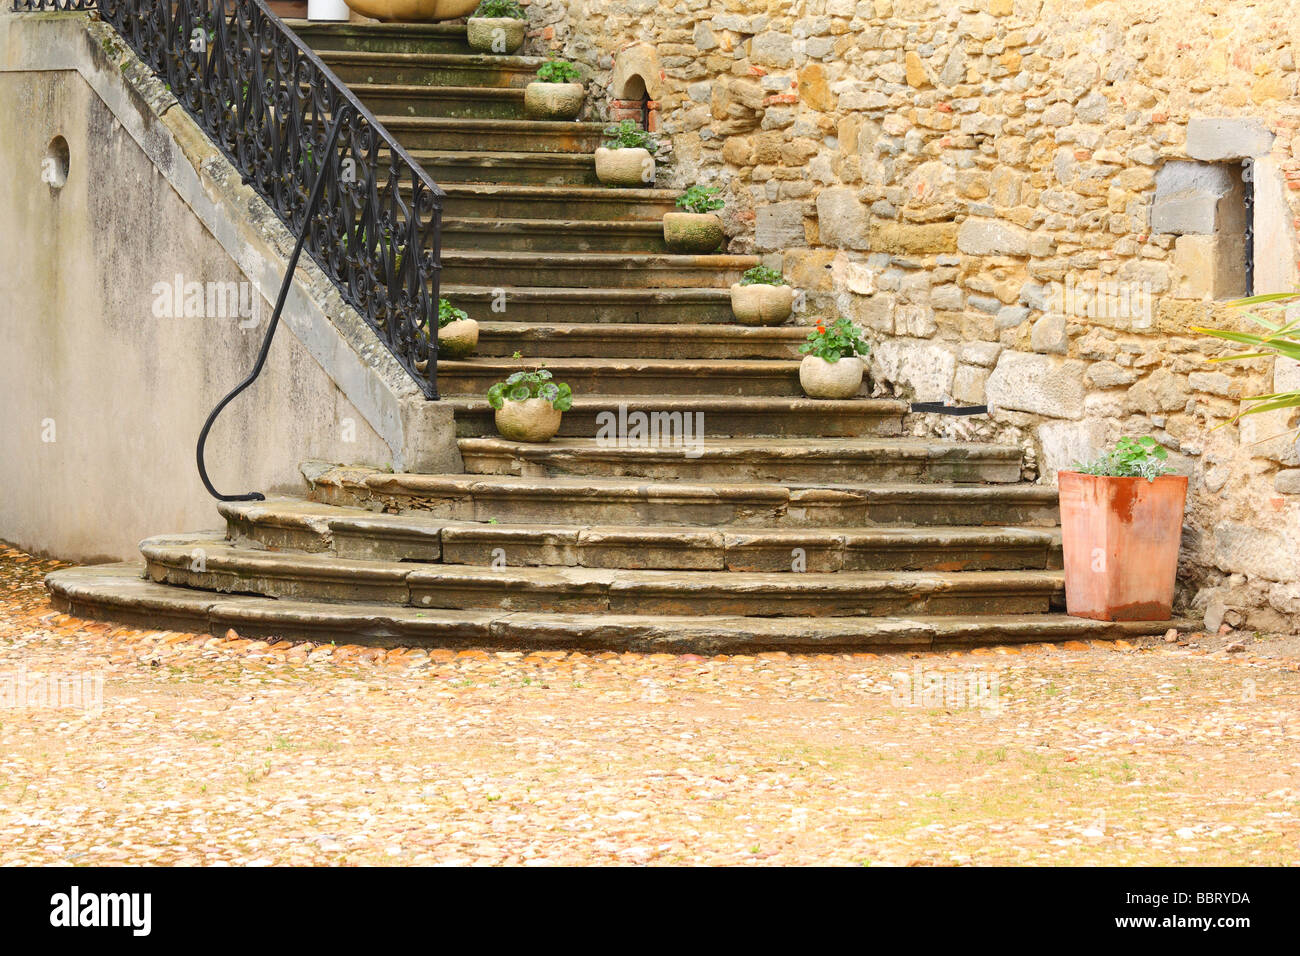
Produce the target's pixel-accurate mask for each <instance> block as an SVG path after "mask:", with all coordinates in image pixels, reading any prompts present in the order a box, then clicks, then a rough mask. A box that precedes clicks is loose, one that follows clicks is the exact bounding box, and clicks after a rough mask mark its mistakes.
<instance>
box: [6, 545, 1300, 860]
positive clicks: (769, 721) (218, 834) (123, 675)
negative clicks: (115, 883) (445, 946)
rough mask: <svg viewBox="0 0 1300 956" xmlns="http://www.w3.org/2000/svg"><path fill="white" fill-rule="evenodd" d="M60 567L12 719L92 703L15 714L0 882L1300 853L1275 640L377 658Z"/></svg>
mask: <svg viewBox="0 0 1300 956" xmlns="http://www.w3.org/2000/svg"><path fill="white" fill-rule="evenodd" d="M51 567H53V565H51V564H50V563H48V562H41V561H37V560H35V559H33V558H30V557H28V556H26V555H23V554H20V553H18V552H15V551H13V550H12V549H6V548H3V547H0V588H2V592H0V680H7V681H8V683H7V684H6V685H4V686H5V688H7V689H5V690H4V693H8V694H9V697H8V701H7V702H8V703H9V704H10V705H12V704H14V703H15V702H16V696H17V695H16V691H15V688H16V687H17V686H18V684H19V678H24V679H26V681H27V682H28V683H27V685H26V686H28V687H29V689H30V688H31V687H34V686H35V685H34V684H32V679H33V678H36V677H42V678H48V677H49V676H50V675H62V676H64V677H74V676H84V675H91V676H95V675H98V676H100V677H102V680H103V695H102V697H103V706H102V709H101V710H98V711H95V710H94V709H78V708H60V709H55V708H49V707H46V708H33V707H31V706H28V707H25V708H17V707H14V706H8V707H4V708H3V709H0V864H33V863H45V864H60V863H77V864H114V863H182V864H213V863H231V864H270V863H290V864H371V863H506V864H530V863H531V864H540V863H755V862H758V863H841V864H873V865H884V864H951V863H980V864H989V863H1059V864H1087V863H1118V864H1129V863H1150V864H1176V863H1182V864H1255V863H1260V864H1277V863H1284V864H1293V863H1297V862H1300V818H1298V816H1297V815H1298V814H1300V748H1297V746H1296V739H1295V724H1296V714H1297V709H1298V707H1297V705H1300V674H1298V673H1297V662H1296V660H1295V659H1294V658H1292V657H1291V656H1290V653H1289V652H1290V647H1289V645H1285V644H1277V643H1274V644H1272V645H1269V642H1267V641H1260V642H1251V641H1249V639H1248V640H1247V646H1246V649H1245V650H1244V651H1238V652H1236V653H1228V652H1225V651H1223V650H1219V649H1217V647H1219V646H1222V645H1223V644H1224V643H1226V642H1228V641H1233V640H1234V639H1235V638H1237V637H1239V636H1237V635H1229V636H1228V637H1227V638H1224V639H1222V640H1220V641H1219V643H1218V644H1215V643H1213V642H1211V641H1209V640H1206V639H1204V638H1200V639H1198V636H1195V635H1192V636H1189V637H1190V639H1189V640H1188V641H1186V642H1185V643H1186V644H1187V646H1180V645H1178V644H1174V643H1169V644H1166V643H1163V642H1153V643H1151V644H1150V645H1145V646H1139V647H1134V646H1131V645H1127V644H1122V645H1119V646H1118V647H1115V646H1111V645H1098V646H1087V645H1080V644H1069V645H1064V646H1052V647H1035V648H1024V649H1023V650H1021V651H1019V652H1017V651H1016V649H1014V648H999V649H991V650H988V651H985V652H981V653H975V654H964V655H947V654H942V655H941V654H935V655H899V656H892V657H890V656H881V657H876V656H873V655H870V654H860V655H825V656H817V657H794V656H787V655H784V654H761V655H757V656H754V657H740V656H735V657H718V658H699V657H693V656H689V655H688V656H671V655H649V656H645V655H636V654H591V655H588V654H561V653H548V654H522V653H485V652H466V653H450V652H433V653H424V652H420V651H415V652H403V651H396V652H387V653H386V652H383V651H378V650H366V649H363V648H359V647H353V646H341V647H334V646H332V645H320V646H313V645H303V644H298V645H290V644H279V643H273V644H268V643H267V642H264V641H248V640H243V639H238V638H231V637H227V638H212V637H207V636H197V635H184V634H177V633H171V632H157V631H140V630H134V629H129V628H121V627H115V626H110V625H104V624H97V623H88V622H84V621H79V620H76V619H72V618H68V617H66V616H64V615H60V614H57V613H56V612H54V611H53V610H52V609H51V608H50V606H49V604H48V603H47V601H46V599H45V592H44V589H43V588H42V587H41V585H40V578H41V575H42V574H43V573H44V572H45V571H46V570H48V569H49V568H51ZM1192 645H1196V646H1192ZM1270 647H1271V649H1270ZM1279 648H1280V649H1281V651H1283V652H1285V653H1279V650H1278V649H1279ZM918 674H919V675H921V680H920V681H917V680H916V678H917V675H918ZM945 674H946V675H950V676H955V677H959V678H960V681H951V680H950V681H949V682H948V685H947V689H946V698H945V699H941V700H936V699H934V698H932V697H927V693H928V691H926V690H925V688H929V687H931V686H933V685H931V684H929V683H926V681H928V680H932V679H933V676H934V675H945ZM971 675H974V678H975V679H974V680H973V681H972V677H971ZM981 681H982V683H981ZM994 692H996V697H994V696H993V695H994ZM913 697H916V698H919V699H917V700H913V699H912V698H913ZM28 703H29V704H30V701H29V702H28Z"/></svg>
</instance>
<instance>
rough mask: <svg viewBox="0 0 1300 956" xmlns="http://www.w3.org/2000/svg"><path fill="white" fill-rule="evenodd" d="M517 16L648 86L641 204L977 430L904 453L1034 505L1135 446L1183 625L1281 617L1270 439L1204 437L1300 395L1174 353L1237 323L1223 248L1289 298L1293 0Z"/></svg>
mask: <svg viewBox="0 0 1300 956" xmlns="http://www.w3.org/2000/svg"><path fill="white" fill-rule="evenodd" d="M532 6H533V18H534V26H535V28H536V30H535V38H534V42H535V43H536V44H537V45H538V46H539V47H540V48H546V47H551V48H555V49H560V50H563V51H564V52H565V53H566V55H568V56H570V57H572V58H574V59H576V60H578V61H580V62H582V63H583V64H584V65H585V66H586V67H587V69H588V70H589V71H590V73H591V74H592V77H593V80H594V85H595V87H596V88H597V89H598V90H600V89H603V90H605V91H606V95H607V96H608V95H609V90H610V88H611V84H612V82H613V79H614V78H615V77H616V75H617V74H619V73H620V72H621V74H623V75H626V74H627V73H628V72H629V70H632V69H635V71H637V72H639V73H641V74H642V75H644V76H645V77H646V80H647V84H648V85H651V86H652V89H651V94H652V95H653V96H654V97H655V98H656V99H657V100H658V102H659V104H660V117H661V122H662V126H663V129H664V130H665V131H666V132H667V133H668V134H670V135H671V137H672V141H673V151H672V153H671V158H670V164H669V165H668V166H667V167H666V168H665V169H664V170H663V171H662V174H661V183H665V184H669V185H679V186H680V185H686V184H689V183H692V182H708V183H721V184H725V185H726V187H727V194H728V196H729V199H730V205H729V208H728V211H727V213H726V218H727V221H728V228H729V232H730V234H731V236H732V238H731V240H730V245H731V248H732V250H734V251H749V250H756V251H759V252H761V253H765V254H767V255H769V256H770V257H771V259H772V261H773V263H774V264H779V265H780V266H781V267H782V268H783V269H784V271H785V273H786V275H787V276H788V277H790V278H791V279H792V281H793V282H794V283H795V284H797V285H798V286H800V287H801V288H803V289H804V290H806V292H807V293H808V302H809V305H810V308H811V310H812V311H813V313H815V314H822V315H824V314H827V313H842V314H845V315H848V316H850V317H852V318H854V319H855V320H857V321H858V322H860V323H861V324H863V325H864V326H866V327H867V328H868V329H869V330H870V331H871V334H872V337H873V339H874V341H875V351H874V354H873V357H872V362H871V365H872V377H873V381H874V383H875V387H876V389H877V390H878V391H879V392H881V393H892V394H898V395H904V396H914V397H916V398H920V399H936V398H951V399H954V400H957V401H961V402H971V403H983V402H986V401H987V402H988V403H989V404H990V405H991V406H992V407H993V411H992V414H991V415H990V417H989V418H988V419H986V420H982V421H978V422H977V421H973V420H951V419H944V420H924V421H919V422H918V423H917V427H918V430H927V431H933V432H938V433H941V434H949V435H953V436H961V437H986V438H998V439H1002V440H1011V441H1016V442H1019V443H1020V444H1022V445H1023V446H1024V448H1025V450H1026V462H1027V476H1028V477H1032V478H1036V479H1037V480H1040V481H1045V482H1051V481H1054V478H1055V472H1056V470H1057V469H1059V468H1062V467H1068V466H1069V465H1070V464H1072V463H1073V462H1074V461H1075V460H1076V459H1078V458H1082V457H1086V456H1090V455H1092V454H1093V453H1094V452H1096V451H1097V450H1098V449H1100V448H1101V447H1102V446H1103V445H1105V444H1107V443H1109V442H1110V441H1112V440H1113V439H1114V438H1116V437H1117V436H1119V435H1122V434H1129V435H1141V434H1151V435H1154V436H1155V437H1157V438H1158V439H1159V440H1160V441H1161V442H1162V443H1164V444H1165V445H1166V446H1167V447H1168V448H1169V450H1170V452H1171V454H1172V457H1173V459H1174V461H1175V462H1176V463H1177V466H1178V469H1179V470H1180V471H1182V472H1185V473H1186V474H1188V475H1189V476H1190V478H1191V487H1192V492H1191V494H1192V502H1191V506H1190V509H1189V517H1188V522H1187V528H1186V534H1185V553H1184V561H1183V573H1182V575H1181V581H1182V584H1183V585H1184V587H1183V593H1182V595H1181V596H1182V599H1183V601H1184V603H1185V605H1193V606H1194V607H1195V609H1196V611H1197V612H1200V611H1203V610H1206V609H1207V608H1208V609H1209V612H1210V613H1209V615H1208V617H1209V619H1210V623H1211V624H1213V625H1217V623H1218V621H1219V620H1220V619H1221V618H1222V617H1223V616H1224V615H1225V614H1226V615H1227V618H1228V620H1229V621H1230V622H1231V623H1243V622H1244V623H1247V624H1248V625H1249V626H1253V627H1259V628H1267V629H1277V628H1283V627H1289V626H1291V625H1292V624H1294V623H1297V622H1300V455H1297V451H1296V446H1295V442H1294V440H1293V439H1294V436H1293V435H1291V434H1289V429H1290V428H1291V427H1292V426H1293V425H1294V424H1295V423H1294V422H1293V421H1292V419H1291V418H1290V417H1289V416H1288V415H1287V414H1286V413H1281V412H1280V413H1276V414H1272V415H1266V416H1259V417H1256V418H1251V419H1246V420H1244V421H1243V423H1242V424H1241V425H1240V426H1234V425H1229V426H1227V427H1223V428H1218V427H1217V426H1221V425H1223V424H1224V423H1225V422H1226V421H1228V419H1229V418H1230V417H1231V416H1232V415H1233V414H1235V413H1236V412H1237V411H1238V410H1239V409H1240V408H1241V399H1242V398H1243V397H1248V396H1251V395H1255V394H1259V393H1262V392H1271V391H1274V390H1281V389H1284V388H1296V387H1300V385H1297V383H1298V382H1300V372H1297V370H1296V369H1295V368H1294V367H1291V366H1290V364H1289V363H1287V366H1286V367H1283V364H1282V363H1278V364H1277V365H1276V366H1275V365H1274V363H1273V361H1272V360H1258V361H1255V362H1252V363H1248V364H1240V365H1235V364H1234V365H1212V364H1209V359H1211V358H1212V357H1214V356H1216V355H1219V354H1222V350H1221V349H1220V348H1219V347H1218V346H1217V345H1216V344H1215V341H1214V340H1210V339H1207V338H1205V337H1203V336H1200V335H1197V334H1195V333H1193V332H1192V331H1191V328H1192V327H1193V326H1195V325H1219V326H1224V325H1229V324H1232V323H1235V322H1240V321H1242V320H1241V319H1240V318H1239V317H1236V316H1234V315H1231V314H1228V313H1226V312H1225V311H1224V310H1223V309H1222V308H1221V305H1220V304H1219V303H1220V302H1221V301H1222V300H1223V299H1224V298H1227V297H1230V296H1233V295H1236V294H1237V293H1239V292H1240V291H1241V288H1242V287H1243V286H1242V284H1243V282H1244V276H1243V272H1244V264H1245V257H1246V232H1247V227H1248V226H1252V225H1253V228H1254V230H1255V238H1254V244H1255V272H1256V291H1277V290H1284V289H1291V288H1295V287H1296V284H1297V270H1296V255H1297V249H1296V239H1295V219H1296V215H1297V212H1298V211H1300V202H1297V200H1298V199H1300V192H1298V191H1297V190H1298V189H1300V135H1297V127H1298V126H1300V99H1297V96H1296V94H1297V69H1296V58H1297V55H1298V54H1300V17H1297V16H1296V15H1295V13H1296V11H1295V6H1294V4H1293V3H1292V2H1290V0H1258V2H1251V0H1232V2H1200V0H1162V2H1160V3H1152V2H1150V0H1073V2H1043V0H965V2H961V0H944V2H940V0H802V2H777V0H773V2H754V0H678V2H671V0H665V2H657V0H567V2H566V0H534V2H533V4H532ZM600 109H601V108H600V106H599V105H597V106H596V108H595V113H596V114H597V115H600ZM1248 160H1249V161H1251V162H1252V165H1251V166H1250V168H1249V169H1246V167H1245V165H1244V163H1245V162H1246V161H1248ZM1248 195H1249V196H1252V197H1253V199H1254V203H1255V209H1254V214H1253V221H1252V222H1248V221H1247V218H1246V217H1247V209H1246V206H1245V201H1246V198H1247V196H1248Z"/></svg>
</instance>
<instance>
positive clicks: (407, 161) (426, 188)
mask: <svg viewBox="0 0 1300 956" xmlns="http://www.w3.org/2000/svg"><path fill="white" fill-rule="evenodd" d="M95 6H97V7H98V9H99V13H100V16H101V17H103V19H104V20H105V21H106V22H107V23H109V24H111V25H112V26H113V28H114V29H115V30H116V31H117V32H118V33H119V34H121V35H122V38H123V39H124V40H126V42H127V43H128V44H130V46H131V48H132V49H133V50H135V52H136V54H137V55H138V56H139V57H140V58H141V59H142V60H143V61H144V62H145V63H146V64H148V65H149V67H150V68H151V69H152V70H153V71H154V72H155V73H156V74H157V75H158V76H160V77H161V78H162V79H163V80H164V81H165V82H166V83H167V85H168V87H169V89H170V90H171V92H172V94H173V95H174V96H175V97H176V99H177V100H178V101H179V102H180V104H181V106H183V107H184V108H185V111H186V112H188V113H189V114H190V115H191V116H192V117H193V118H194V120H195V122H197V123H198V124H199V126H200V127H202V128H203V130H204V131H205V132H206V133H207V134H208V136H209V137H210V138H211V139H212V141H213V142H214V143H215V144H216V145H217V147H218V148H220V149H221V151H222V152H223V153H225V155H226V156H227V157H228V158H229V159H230V161H231V162H232V163H233V164H234V166H235V168H236V169H237V170H239V173H240V175H241V176H242V177H243V178H244V181H245V182H247V183H249V184H250V185H251V186H252V187H253V188H254V189H255V190H256V191H257V192H258V193H259V194H260V195H261V196H262V198H263V199H265V200H266V201H267V203H268V204H269V205H270V206H271V208H272V209H274V210H275V212H276V214H277V215H278V216H279V217H280V218H281V219H282V220H283V221H284V223H285V225H286V226H288V228H289V230H290V232H292V233H295V234H297V233H300V232H302V231H303V228H304V226H306V227H307V230H306V232H307V238H306V243H305V247H304V248H305V250H306V252H307V254H308V255H310V256H311V257H312V259H313V260H315V262H316V263H317V265H319V266H320V267H321V269H322V270H324V272H325V274H326V275H328V276H329V277H330V279H332V280H333V281H334V283H335V284H336V285H337V286H338V287H339V289H340V291H341V292H342V294H343V296H344V298H345V299H346V300H347V301H348V302H349V303H350V304H351V305H353V306H354V307H355V308H356V309H357V311H358V312H360V313H361V315H362V317H364V319H365V320H366V322H367V323H368V324H369V325H370V326H371V328H373V329H374V330H375V332H376V333H378V335H379V337H380V339H381V340H382V341H383V342H384V344H385V345H386V346H387V347H388V348H389V350H390V351H391V352H392V353H393V355H394V356H395V357H396V358H397V361H398V362H400V363H401V365H402V367H403V368H405V369H406V371H407V372H408V373H410V375H411V377H412V378H413V379H414V380H415V381H416V383H417V384H418V385H419V387H420V389H421V390H422V391H423V392H424V395H425V397H426V398H430V399H436V398H437V397H438V386H437V365H438V363H437V355H438V321H437V310H438V294H439V274H440V271H441V268H442V263H441V257H442V243H441V231H442V203H443V198H444V193H443V191H442V190H441V189H440V188H438V186H437V184H436V183H434V182H433V180H431V179H430V178H429V177H428V175H427V174H426V173H425V172H424V170H423V169H421V168H420V166H419V165H418V164H417V163H416V162H415V160H413V159H412V158H411V157H410V155H409V154H408V153H407V152H406V150H405V149H403V148H402V147H401V145H400V144H398V143H397V141H396V140H394V139H393V137H392V136H391V135H390V134H389V132H388V131H387V130H386V129H384V127H383V125H382V124H381V123H380V122H379V121H378V120H377V119H375V117H374V115H373V114H371V112H370V111H369V110H368V109H366V108H365V107H364V106H363V105H362V104H361V102H360V100H358V99H357V98H356V96H355V95H354V94H353V93H352V91H351V90H349V89H348V88H347V86H345V85H344V84H343V82H342V81H341V80H339V78H338V77H336V76H335V75H334V73H333V72H332V71H331V70H330V69H329V67H327V66H326V65H325V64H324V63H323V62H321V60H320V58H319V57H318V56H316V54H315V53H314V52H312V50H311V49H310V48H309V47H307V45H306V44H304V43H303V42H302V41H301V40H300V39H298V37H297V36H296V35H295V34H294V33H293V32H292V31H291V30H290V29H289V28H288V27H287V26H285V24H284V22H283V21H282V20H281V19H280V18H279V17H278V16H276V15H275V14H274V13H272V12H271V10H270V9H269V8H268V7H267V6H266V4H265V3H264V2H263V0H171V2H168V0H162V2H159V0H98V3H95V2H94V0H14V9H15V10H20V11H21V10H56V9H57V10H85V9H90V8H92V7H95ZM345 108H346V109H345ZM336 113H346V115H345V116H344V122H343V125H342V129H341V131H340V135H339V138H338V140H339V141H338V143H337V145H336V146H334V147H333V149H332V150H330V152H331V153H332V155H326V146H325V144H326V140H327V138H328V135H329V131H330V128H331V126H332V124H333V121H334V118H335V115H336ZM326 162H332V163H337V164H338V167H339V169H340V171H341V172H340V174H339V175H337V176H330V177H327V181H326V183H325V187H324V190H325V191H324V195H323V196H322V199H321V203H320V208H319V210H318V211H317V213H316V214H314V215H313V216H312V217H311V221H310V222H309V223H308V222H307V217H306V212H305V210H306V206H307V199H308V196H309V195H310V191H311V187H312V186H313V184H314V183H315V180H316V178H317V173H318V171H319V170H321V169H323V168H324V165H323V164H325V163H326Z"/></svg>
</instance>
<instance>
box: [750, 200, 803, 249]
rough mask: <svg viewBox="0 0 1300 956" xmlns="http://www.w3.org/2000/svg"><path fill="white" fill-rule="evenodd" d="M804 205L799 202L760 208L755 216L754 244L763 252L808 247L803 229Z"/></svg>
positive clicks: (778, 203) (780, 203)
mask: <svg viewBox="0 0 1300 956" xmlns="http://www.w3.org/2000/svg"><path fill="white" fill-rule="evenodd" d="M803 210H804V204H803V203H802V202H798V201H789V202H775V203H769V204H767V205H765V206H759V207H758V210H757V212H756V213H755V215H754V242H755V243H756V244H757V246H758V248H759V249H760V250H761V251H765V252H767V251H773V250H777V249H786V248H788V247H790V246H806V245H807V244H808V239H807V234H806V233H805V232H804V227H803Z"/></svg>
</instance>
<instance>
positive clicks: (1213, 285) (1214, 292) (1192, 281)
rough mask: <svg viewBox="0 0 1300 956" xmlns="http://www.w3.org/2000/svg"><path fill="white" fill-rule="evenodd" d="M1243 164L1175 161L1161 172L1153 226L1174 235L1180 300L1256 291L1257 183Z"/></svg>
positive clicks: (1175, 277)
mask: <svg viewBox="0 0 1300 956" xmlns="http://www.w3.org/2000/svg"><path fill="white" fill-rule="evenodd" d="M1252 178H1253V177H1252V176H1251V167H1250V165H1249V164H1246V165H1243V164H1240V163H1203V162H1186V161H1181V160H1171V161H1170V162H1167V163H1165V164H1164V166H1162V167H1160V169H1159V171H1158V172H1157V173H1156V195H1155V201H1154V202H1153V204H1152V206H1151V231H1152V232H1153V233H1164V234H1167V235H1174V236H1177V237H1178V238H1177V239H1175V240H1174V253H1173V267H1174V268H1173V288H1172V289H1171V290H1170V292H1171V295H1172V296H1173V297H1174V298H1177V299H1202V300H1204V299H1213V300H1221V299H1235V298H1239V297H1241V296H1245V295H1250V292H1251V284H1252V274H1253V271H1254V270H1253V261H1252V260H1253V248H1252V245H1253V243H1252V234H1251V232H1252V230H1251V224H1252V220H1253V210H1252V206H1253V202H1254V184H1253V183H1252V182H1251V180H1252Z"/></svg>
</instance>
